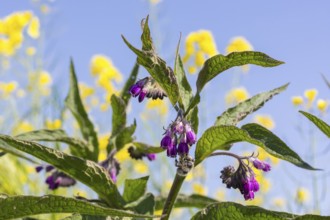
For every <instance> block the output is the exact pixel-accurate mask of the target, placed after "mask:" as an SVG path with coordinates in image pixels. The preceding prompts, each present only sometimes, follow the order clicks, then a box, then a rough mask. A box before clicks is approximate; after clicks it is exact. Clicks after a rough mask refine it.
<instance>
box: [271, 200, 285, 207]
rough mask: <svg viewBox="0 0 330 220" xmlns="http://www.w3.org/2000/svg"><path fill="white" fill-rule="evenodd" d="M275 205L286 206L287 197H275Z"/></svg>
mask: <svg viewBox="0 0 330 220" xmlns="http://www.w3.org/2000/svg"><path fill="white" fill-rule="evenodd" d="M272 203H273V204H274V206H276V207H278V208H283V207H284V206H285V199H284V198H281V197H277V198H274V199H273V202H272Z"/></svg>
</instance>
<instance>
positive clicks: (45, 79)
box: [39, 71, 52, 86]
mask: <svg viewBox="0 0 330 220" xmlns="http://www.w3.org/2000/svg"><path fill="white" fill-rule="evenodd" d="M51 83H52V77H51V76H50V74H49V73H48V72H47V71H41V72H40V75H39V85H40V86H48V85H50V84H51Z"/></svg>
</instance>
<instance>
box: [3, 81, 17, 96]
mask: <svg viewBox="0 0 330 220" xmlns="http://www.w3.org/2000/svg"><path fill="white" fill-rule="evenodd" d="M17 87H18V83H17V82H16V81H10V82H7V83H6V82H0V92H1V93H2V95H3V97H4V98H7V97H8V96H9V95H11V94H12V93H13V92H15V91H16V89H17Z"/></svg>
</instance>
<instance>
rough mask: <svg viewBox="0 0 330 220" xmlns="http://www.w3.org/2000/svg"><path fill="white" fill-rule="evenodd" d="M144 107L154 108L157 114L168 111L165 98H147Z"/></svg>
mask: <svg viewBox="0 0 330 220" xmlns="http://www.w3.org/2000/svg"><path fill="white" fill-rule="evenodd" d="M146 108H147V109H149V110H155V111H156V112H157V113H158V114H159V115H161V116H165V115H166V114H167V113H168V106H167V104H166V101H165V100H160V99H156V100H152V99H148V101H147V104H146Z"/></svg>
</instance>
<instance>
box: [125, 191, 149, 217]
mask: <svg viewBox="0 0 330 220" xmlns="http://www.w3.org/2000/svg"><path fill="white" fill-rule="evenodd" d="M125 208H129V209H131V210H133V211H134V212H136V213H139V214H150V215H152V214H153V213H154V208H155V196H154V195H152V194H151V193H147V194H145V195H144V196H143V197H141V198H140V199H138V200H137V201H135V202H133V203H130V204H128V205H127V206H125Z"/></svg>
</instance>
